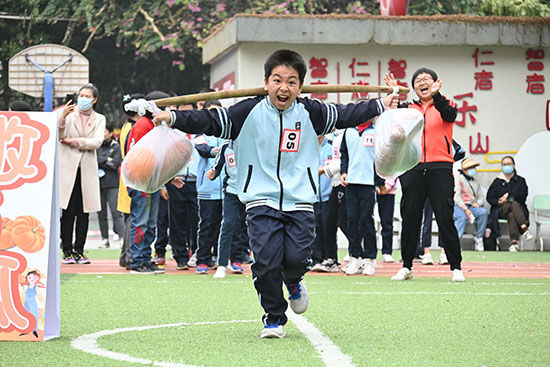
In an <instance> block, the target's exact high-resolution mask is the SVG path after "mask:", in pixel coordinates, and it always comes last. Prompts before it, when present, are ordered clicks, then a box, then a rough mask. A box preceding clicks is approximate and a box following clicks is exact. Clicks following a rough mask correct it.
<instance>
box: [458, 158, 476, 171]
mask: <svg viewBox="0 0 550 367" xmlns="http://www.w3.org/2000/svg"><path fill="white" fill-rule="evenodd" d="M477 166H479V163H477V162H476V161H474V160H473V159H472V158H465V159H463V160H462V170H463V171H466V170H469V169H470V168H475V167H477Z"/></svg>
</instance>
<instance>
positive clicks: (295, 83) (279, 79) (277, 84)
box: [264, 65, 303, 110]
mask: <svg viewBox="0 0 550 367" xmlns="http://www.w3.org/2000/svg"><path fill="white" fill-rule="evenodd" d="M264 83H265V86H264V89H265V90H266V91H267V94H268V95H269V100H270V101H271V104H272V105H273V106H275V108H277V109H278V110H285V109H287V108H288V107H290V105H291V104H292V103H293V102H294V101H295V100H296V97H298V96H299V95H300V93H301V92H302V87H303V85H301V84H300V78H299V75H298V71H296V69H294V68H292V67H289V66H286V65H279V66H276V67H274V68H273V70H271V75H270V76H269V79H268V80H265V79H264Z"/></svg>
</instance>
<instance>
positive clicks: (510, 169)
mask: <svg viewBox="0 0 550 367" xmlns="http://www.w3.org/2000/svg"><path fill="white" fill-rule="evenodd" d="M502 172H503V173H504V174H505V175H509V174H511V173H512V172H514V166H502Z"/></svg>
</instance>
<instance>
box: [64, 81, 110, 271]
mask: <svg viewBox="0 0 550 367" xmlns="http://www.w3.org/2000/svg"><path fill="white" fill-rule="evenodd" d="M97 97H98V91H97V88H96V87H95V86H94V85H93V84H86V85H85V86H83V87H82V88H80V90H79V91H78V99H77V105H76V106H75V105H74V104H73V101H69V102H68V103H67V104H66V105H65V107H63V111H62V112H61V114H60V115H59V120H58V127H59V139H60V147H59V172H60V174H59V194H60V206H61V209H62V213H61V245H62V248H63V263H64V264H75V263H80V264H89V263H90V261H89V260H88V259H87V258H86V257H85V256H84V254H83V252H84V244H85V243H86V235H87V233H88V216H89V213H90V212H97V211H99V210H101V202H100V194H99V175H98V167H97V157H96V149H97V148H99V147H100V146H101V143H103V135H104V132H105V116H103V115H102V114H99V113H97V112H95V111H94V109H93V105H94V104H95V103H96V102H97ZM75 220H76V229H75V233H76V238H75V242H74V244H73V229H74V226H75Z"/></svg>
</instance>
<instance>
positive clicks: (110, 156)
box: [97, 124, 124, 248]
mask: <svg viewBox="0 0 550 367" xmlns="http://www.w3.org/2000/svg"><path fill="white" fill-rule="evenodd" d="M121 162H122V157H121V155H120V145H119V144H118V142H117V141H116V139H113V126H112V125H110V124H107V125H106V126H105V134H104V136H103V144H101V146H100V147H99V149H98V150H97V165H98V167H99V171H98V174H99V189H100V198H101V210H100V211H99V212H98V214H97V218H98V220H99V230H100V232H101V245H100V247H101V248H109V247H110V243H109V222H108V215H107V206H109V209H110V210H111V216H112V218H113V230H117V231H122V230H123V229H124V222H123V220H122V213H120V212H119V211H118V210H117V209H116V208H117V200H118V183H119V182H118V181H119V178H118V169H119V167H120V163H121ZM115 234H116V235H117V237H118V238H120V237H121V235H122V236H124V234H123V233H115Z"/></svg>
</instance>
